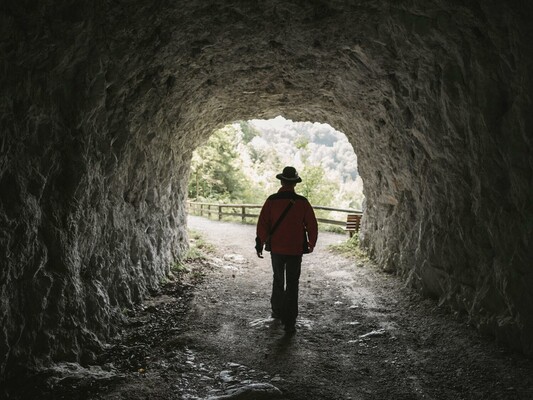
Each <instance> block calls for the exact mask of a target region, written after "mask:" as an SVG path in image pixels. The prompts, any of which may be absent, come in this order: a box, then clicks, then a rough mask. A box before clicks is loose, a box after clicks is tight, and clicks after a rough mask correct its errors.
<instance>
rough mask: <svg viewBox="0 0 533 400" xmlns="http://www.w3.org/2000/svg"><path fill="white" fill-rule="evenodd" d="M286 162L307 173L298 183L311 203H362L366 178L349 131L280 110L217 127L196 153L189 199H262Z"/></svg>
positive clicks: (334, 205)
mask: <svg viewBox="0 0 533 400" xmlns="http://www.w3.org/2000/svg"><path fill="white" fill-rule="evenodd" d="M286 165H291V166H294V167H295V168H296V169H297V171H299V174H300V176H302V177H305V179H304V182H303V183H302V184H300V185H298V189H299V191H301V192H302V193H301V194H302V195H304V196H305V197H307V198H308V199H309V201H310V202H311V204H313V205H315V206H326V207H332V208H341V209H355V210H361V209H362V205H363V202H364V194H363V181H362V179H361V176H360V174H359V173H358V170H357V156H356V155H355V152H354V150H353V147H352V145H351V144H350V143H349V142H348V140H347V138H346V136H345V135H344V134H343V133H342V132H339V131H337V130H335V129H334V128H333V127H331V126H330V125H328V124H321V123H317V122H314V123H313V122H309V121H308V122H294V121H291V120H287V119H285V118H283V117H282V116H277V117H276V118H273V119H269V120H248V121H238V122H235V123H232V124H228V125H225V126H224V127H223V128H220V129H218V130H216V131H215V132H214V133H213V135H211V136H210V137H209V140H208V141H207V143H206V144H204V145H202V146H201V147H199V148H197V149H196V150H195V151H194V153H193V156H192V160H191V175H190V180H189V186H188V194H189V200H194V201H196V202H198V201H201V202H209V201H211V202H214V203H234V204H235V203H242V204H262V203H263V202H264V200H265V199H266V198H267V197H268V196H269V195H270V194H272V193H274V192H275V191H277V190H278V186H279V185H278V183H279V182H277V180H276V179H275V178H274V177H275V176H276V175H277V174H278V173H279V171H281V170H282V169H283V167H284V166H286ZM332 213H335V212H332ZM337 214H339V213H337ZM339 215H340V214H339ZM344 217H345V216H344Z"/></svg>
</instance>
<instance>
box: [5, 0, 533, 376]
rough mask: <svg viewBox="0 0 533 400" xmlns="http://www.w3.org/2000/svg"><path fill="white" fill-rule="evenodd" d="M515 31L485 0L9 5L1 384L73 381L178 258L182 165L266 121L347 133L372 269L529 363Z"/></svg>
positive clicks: (521, 101) (523, 140)
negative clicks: (24, 376) (226, 131)
mask: <svg viewBox="0 0 533 400" xmlns="http://www.w3.org/2000/svg"><path fill="white" fill-rule="evenodd" d="M30 4H31V5H30ZM531 17H533V12H532V9H531V6H529V5H527V4H526V2H519V1H510V2H506V4H505V5H503V4H502V3H501V2H497V1H495V0H489V1H481V0H479V1H468V2H467V1H460V0H458V1H455V2H449V1H444V0H438V1H435V2H432V3H431V5H429V4H428V3H427V2H425V1H422V0H415V1H411V2H409V3H408V4H406V5H398V3H397V2H393V1H385V0H380V1H369V0H360V1H354V2H336V1H326V0H324V1H320V0H316V1H297V0H294V1H285V0H283V1H282V0H266V1H262V2H247V1H226V0H224V1H222V0H218V1H216V0H209V1H187V2H185V1H175V0H173V1H167V0H163V1H160V2H143V1H130V2H121V1H116V2H103V3H102V2H100V3H94V2H79V1H73V0H65V1H62V2H60V3H59V2H51V1H43V2H39V3H38V4H37V3H25V2H22V3H21V2H18V1H11V0H7V1H6V2H5V5H4V6H3V7H2V10H0V55H1V57H0V66H1V67H2V74H1V75H0V85H1V87H2V93H1V95H0V96H1V97H0V132H1V133H0V262H1V269H0V304H1V308H0V368H1V372H2V374H5V373H6V371H7V367H14V366H16V365H23V366H39V365H40V364H42V363H50V362H52V361H59V360H61V361H67V362H68V361H77V362H82V363H90V361H91V360H92V359H93V357H94V353H95V352H96V351H98V348H99V347H100V346H101V345H102V343H104V342H105V341H106V340H107V339H108V338H109V337H110V336H112V335H113V334H114V331H113V326H114V325H115V324H116V322H117V320H118V319H120V314H121V310H122V309H123V308H125V307H128V306H129V305H130V304H132V303H133V302H136V301H139V300H140V299H141V298H142V297H143V296H145V295H146V294H147V293H148V292H149V291H150V290H151V289H153V288H155V287H157V285H158V283H159V281H160V279H162V278H163V277H164V276H165V274H166V273H167V272H168V271H169V268H170V266H171V264H172V263H173V262H174V261H175V259H176V258H177V257H179V255H180V254H181V253H182V251H183V249H184V248H185V246H186V232H185V221H186V211H185V200H186V185H187V179H188V172H189V161H190V157H191V152H192V151H193V149H194V148H195V147H196V146H198V145H199V144H200V143H202V142H203V141H205V140H206V139H207V137H208V136H209V134H210V133H211V132H212V131H213V129H215V128H217V127H220V126H222V125H224V124H226V123H230V122H232V121H235V120H237V119H248V118H270V117H275V116H276V115H278V114H281V115H284V116H285V117H287V118H291V119H293V120H311V121H319V122H327V123H330V124H331V125H332V126H334V127H335V128H337V129H339V130H341V131H343V132H345V134H346V136H347V137H348V139H349V140H350V142H351V143H352V144H353V146H354V149H355V151H356V153H357V155H358V160H359V169H360V173H361V175H362V177H363V179H364V182H365V191H366V193H365V194H366V197H367V210H366V215H365V217H364V219H363V238H362V242H363V244H364V246H366V247H367V248H368V249H369V251H370V252H371V254H372V255H373V257H374V258H375V259H376V260H377V261H378V262H379V263H380V265H382V266H383V267H384V268H386V269H389V270H391V271H396V272H397V273H399V274H400V275H402V276H404V277H405V278H406V279H408V280H409V281H410V282H411V283H412V284H413V285H414V286H415V287H418V288H420V289H421V290H424V291H425V292H426V293H428V294H429V295H433V296H436V297H439V298H441V299H442V300H443V301H446V302H448V303H449V304H450V305H452V306H453V307H456V308H458V309H461V310H465V311H466V312H468V313H469V315H470V316H471V320H472V322H473V323H474V324H476V325H477V326H478V327H479V328H481V329H483V330H486V331H488V332H491V333H493V334H495V335H497V336H498V337H500V338H501V339H502V340H505V341H506V342H508V343H510V344H511V345H512V346H515V347H517V348H520V349H522V350H523V351H525V352H526V353H529V354H532V353H533V339H532V338H533V295H532V294H531V290H530V288H531V287H533V265H532V263H531V260H532V259H533V254H532V250H531V249H532V247H533V246H532V245H531V237H532V236H533V235H532V230H533V228H532V221H533V210H532V204H533V203H532V202H531V199H532V198H533V196H532V195H533V193H532V190H533V189H532V187H533V185H532V181H533V180H532V170H533V160H532V156H531V151H532V147H533V146H532V135H531V132H533V114H532V113H531V112H530V110H531V108H532V95H533V82H532V79H531V71H532V50H531V46H530V43H531V39H532V38H533V35H532V30H531V28H530V20H531ZM252 245H253V243H252ZM9 370H11V368H10V369H9Z"/></svg>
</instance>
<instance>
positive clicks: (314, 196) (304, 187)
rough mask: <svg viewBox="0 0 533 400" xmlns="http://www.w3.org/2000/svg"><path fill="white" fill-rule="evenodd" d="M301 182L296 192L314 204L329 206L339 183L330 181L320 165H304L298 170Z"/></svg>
mask: <svg viewBox="0 0 533 400" xmlns="http://www.w3.org/2000/svg"><path fill="white" fill-rule="evenodd" d="M300 176H301V177H302V183H299V184H298V186H297V188H298V192H299V193H300V194H301V195H302V196H305V197H307V199H308V200H309V202H310V203H311V204H314V205H320V206H330V205H332V204H331V203H332V201H333V200H334V199H335V193H337V191H338V190H339V183H338V182H332V181H329V180H328V179H327V177H326V176H325V171H324V168H322V166H320V165H306V166H304V168H303V170H302V171H301V172H300Z"/></svg>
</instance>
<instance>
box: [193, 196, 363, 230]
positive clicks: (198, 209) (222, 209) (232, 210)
mask: <svg viewBox="0 0 533 400" xmlns="http://www.w3.org/2000/svg"><path fill="white" fill-rule="evenodd" d="M188 204H189V212H190V213H191V214H194V215H200V216H204V215H205V216H207V217H209V218H212V216H216V217H218V219H219V220H222V218H223V217H224V216H231V217H237V218H240V219H241V221H242V222H246V218H253V219H257V218H258V217H259V211H260V210H261V207H262V205H259V204H218V203H201V202H196V201H189V202H188ZM313 209H314V210H324V211H332V212H337V213H343V214H346V215H348V214H358V215H362V214H363V212H362V211H361V210H354V209H351V208H334V207H323V206H313ZM252 210H256V212H253V211H252ZM317 221H318V222H320V223H323V224H330V225H338V226H343V227H344V226H346V218H344V219H343V220H342V221H340V220H338V219H331V218H321V217H317Z"/></svg>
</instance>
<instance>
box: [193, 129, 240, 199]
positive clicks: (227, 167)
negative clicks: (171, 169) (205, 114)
mask: <svg viewBox="0 0 533 400" xmlns="http://www.w3.org/2000/svg"><path fill="white" fill-rule="evenodd" d="M237 140H238V138H237V131H236V129H235V128H234V127H233V126H232V125H227V126H225V127H223V128H221V129H218V130H216V131H215V132H214V133H213V134H212V135H211V137H210V138H209V140H208V141H207V143H206V144H205V145H204V146H202V147H199V148H197V149H196V150H195V152H194V153H193V157H192V160H191V176H190V180H189V197H190V198H196V199H198V198H204V199H212V200H217V201H229V200H241V199H242V196H243V194H244V192H245V191H246V189H247V187H248V186H250V182H248V180H247V178H246V176H245V175H244V173H243V172H242V169H241V165H240V158H239V154H238V152H237V147H236V145H237Z"/></svg>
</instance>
